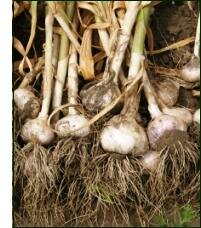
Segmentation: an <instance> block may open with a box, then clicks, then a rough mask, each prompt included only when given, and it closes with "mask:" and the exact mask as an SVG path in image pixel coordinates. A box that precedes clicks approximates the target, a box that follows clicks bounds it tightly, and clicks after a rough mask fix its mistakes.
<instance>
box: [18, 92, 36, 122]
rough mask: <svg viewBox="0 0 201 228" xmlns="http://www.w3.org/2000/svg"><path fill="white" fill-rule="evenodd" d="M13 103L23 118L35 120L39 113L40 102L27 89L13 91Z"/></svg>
mask: <svg viewBox="0 0 201 228" xmlns="http://www.w3.org/2000/svg"><path fill="white" fill-rule="evenodd" d="M14 101H15V104H16V105H17V107H18V110H19V113H20V114H21V115H22V117H23V118H27V117H29V118H33V119H34V118H36V117H37V116H38V113H39V111H40V101H39V99H38V98H37V97H36V96H35V95H34V93H33V92H32V91H31V90H30V89H29V88H18V89H16V90H15V91H14Z"/></svg>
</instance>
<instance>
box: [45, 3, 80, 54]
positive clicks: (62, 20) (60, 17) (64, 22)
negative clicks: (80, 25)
mask: <svg viewBox="0 0 201 228" xmlns="http://www.w3.org/2000/svg"><path fill="white" fill-rule="evenodd" d="M48 5H49V7H50V8H51V9H52V11H53V14H54V17H55V18H56V19H57V21H58V23H59V24H60V26H61V27H62V28H63V30H64V31H65V33H66V34H67V37H68V39H69V40H70V41H71V42H72V44H73V45H74V46H75V48H76V50H77V51H78V52H79V51H80V44H79V42H78V40H77V38H76V35H75V34H74V33H73V31H72V30H71V28H70V27H69V25H68V18H67V16H66V14H65V12H64V10H63V9H62V8H61V7H60V6H59V4H58V3H55V2H51V1H48Z"/></svg>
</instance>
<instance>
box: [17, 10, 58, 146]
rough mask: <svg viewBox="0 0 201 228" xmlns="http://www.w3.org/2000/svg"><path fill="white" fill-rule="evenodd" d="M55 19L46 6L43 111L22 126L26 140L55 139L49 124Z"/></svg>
mask: <svg viewBox="0 0 201 228" xmlns="http://www.w3.org/2000/svg"><path fill="white" fill-rule="evenodd" d="M53 21H54V17H53V14H52V10H51V9H50V8H49V7H48V6H47V7H46V18H45V69H44V72H43V101H42V107H41V111H40V113H39V115H38V117H37V118H36V119H31V120H28V121H27V122H25V124H24V126H23V127H22V132H21V136H22V138H23V139H24V141H31V142H34V143H40V144H41V145H46V144H49V143H51V142H52V141H53V139H54V133H53V131H52V130H51V128H50V127H49V126H48V125H47V118H48V113H49V107H50V101H51V93H52V79H53V72H52V39H53Z"/></svg>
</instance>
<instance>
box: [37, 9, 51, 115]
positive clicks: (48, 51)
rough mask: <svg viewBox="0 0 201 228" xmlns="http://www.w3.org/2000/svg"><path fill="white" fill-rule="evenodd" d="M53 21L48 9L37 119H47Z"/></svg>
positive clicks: (49, 96)
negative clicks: (40, 104)
mask: <svg viewBox="0 0 201 228" xmlns="http://www.w3.org/2000/svg"><path fill="white" fill-rule="evenodd" d="M53 21H54V17H53V14H52V11H51V10H50V9H49V8H48V12H47V15H46V18H45V36H46V40H45V69H44V73H43V101H42V108H41V112H40V113H39V117H43V118H47V117H48V112H49V107H50V101H51V91H52V79H53V72H52V38H53V37H52V34H53Z"/></svg>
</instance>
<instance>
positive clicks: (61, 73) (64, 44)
mask: <svg viewBox="0 0 201 228" xmlns="http://www.w3.org/2000/svg"><path fill="white" fill-rule="evenodd" d="M58 4H59V3H58ZM61 7H62V6H61ZM64 7H66V13H67V16H68V18H69V20H72V17H73V13H74V8H75V3H74V2H68V3H66V6H64ZM68 57H69V39H68V38H67V36H66V33H65V32H64V31H63V29H62V31H61V35H60V48H59V57H58V66H57V72H56V76H55V78H56V81H55V85H54V91H53V98H52V108H53V110H54V109H55V108H58V107H59V106H60V105H61V102H62V95H63V87H64V83H65V79H66V73H67V65H68ZM58 119H59V113H57V115H55V116H54V121H55V122H56V121H57V120H58Z"/></svg>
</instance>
